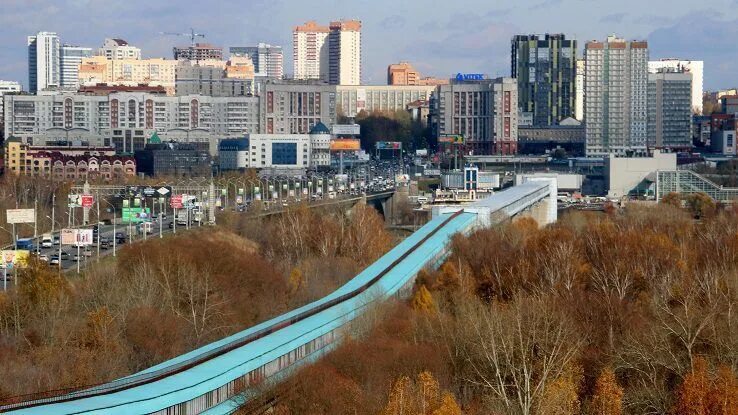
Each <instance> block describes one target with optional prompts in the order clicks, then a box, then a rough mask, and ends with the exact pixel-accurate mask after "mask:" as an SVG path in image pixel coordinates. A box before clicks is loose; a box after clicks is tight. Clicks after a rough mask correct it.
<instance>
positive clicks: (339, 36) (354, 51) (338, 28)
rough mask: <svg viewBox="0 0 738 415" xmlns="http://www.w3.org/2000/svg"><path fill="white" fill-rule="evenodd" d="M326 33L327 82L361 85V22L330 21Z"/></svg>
mask: <svg viewBox="0 0 738 415" xmlns="http://www.w3.org/2000/svg"><path fill="white" fill-rule="evenodd" d="M329 27H330V30H331V32H330V34H329V35H328V40H329V42H328V45H329V51H328V67H329V69H328V82H329V83H330V84H331V85H361V22H360V21H358V20H342V21H338V22H331V24H330V26H329Z"/></svg>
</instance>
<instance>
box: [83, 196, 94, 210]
mask: <svg viewBox="0 0 738 415" xmlns="http://www.w3.org/2000/svg"><path fill="white" fill-rule="evenodd" d="M79 201H80V205H82V207H83V208H89V207H92V205H94V204H95V197H94V196H92V195H80V197H79Z"/></svg>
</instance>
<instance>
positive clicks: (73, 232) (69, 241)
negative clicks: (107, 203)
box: [60, 229, 93, 246]
mask: <svg viewBox="0 0 738 415" xmlns="http://www.w3.org/2000/svg"><path fill="white" fill-rule="evenodd" d="M92 235H93V232H92V229H62V230H61V238H60V243H61V244H62V245H75V246H76V245H80V246H85V245H92V244H93V236H92Z"/></svg>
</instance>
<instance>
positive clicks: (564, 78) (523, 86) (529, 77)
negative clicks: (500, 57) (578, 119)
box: [510, 34, 577, 126]
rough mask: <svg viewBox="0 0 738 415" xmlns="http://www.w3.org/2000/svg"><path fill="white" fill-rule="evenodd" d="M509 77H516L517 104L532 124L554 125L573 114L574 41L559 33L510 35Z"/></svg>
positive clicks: (574, 78)
mask: <svg viewBox="0 0 738 415" xmlns="http://www.w3.org/2000/svg"><path fill="white" fill-rule="evenodd" d="M511 52H512V60H511V64H510V68H511V74H512V77H513V78H515V79H517V80H518V107H519V108H520V110H521V111H522V112H523V113H530V114H531V115H532V119H533V125H534V126H548V125H557V124H558V123H559V122H560V121H561V120H563V119H566V118H570V117H573V116H574V111H575V100H576V62H577V41H576V40H570V39H566V36H565V35H563V34H546V35H518V36H514V37H513V38H512V47H511Z"/></svg>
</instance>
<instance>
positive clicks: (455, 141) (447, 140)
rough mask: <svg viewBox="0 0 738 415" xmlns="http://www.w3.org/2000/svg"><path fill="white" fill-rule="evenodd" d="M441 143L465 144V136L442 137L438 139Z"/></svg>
mask: <svg viewBox="0 0 738 415" xmlns="http://www.w3.org/2000/svg"><path fill="white" fill-rule="evenodd" d="M438 142H439V143H449V144H464V136H463V135H442V136H440V137H438Z"/></svg>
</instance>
